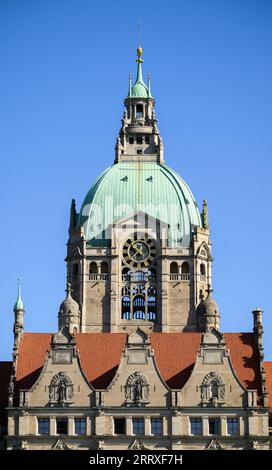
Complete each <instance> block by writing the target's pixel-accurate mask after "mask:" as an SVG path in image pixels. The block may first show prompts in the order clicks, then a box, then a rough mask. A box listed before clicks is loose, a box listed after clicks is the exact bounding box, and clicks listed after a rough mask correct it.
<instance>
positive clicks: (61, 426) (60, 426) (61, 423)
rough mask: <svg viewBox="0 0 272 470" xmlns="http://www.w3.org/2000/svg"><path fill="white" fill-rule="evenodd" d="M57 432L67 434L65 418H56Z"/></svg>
mask: <svg viewBox="0 0 272 470" xmlns="http://www.w3.org/2000/svg"><path fill="white" fill-rule="evenodd" d="M57 434H68V420H67V418H57Z"/></svg>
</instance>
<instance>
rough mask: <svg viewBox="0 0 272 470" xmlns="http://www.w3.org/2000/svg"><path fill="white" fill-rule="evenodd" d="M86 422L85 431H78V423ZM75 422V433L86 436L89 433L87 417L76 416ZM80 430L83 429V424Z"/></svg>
mask: <svg viewBox="0 0 272 470" xmlns="http://www.w3.org/2000/svg"><path fill="white" fill-rule="evenodd" d="M79 422H80V423H84V426H83V427H84V432H77V423H79ZM74 424H75V434H76V435H77V436H85V435H86V434H87V421H86V418H80V417H76V418H75V421H74ZM80 431H81V424H80Z"/></svg>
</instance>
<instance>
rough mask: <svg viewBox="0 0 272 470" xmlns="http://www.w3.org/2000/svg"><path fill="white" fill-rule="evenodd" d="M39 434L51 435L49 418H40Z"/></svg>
mask: <svg viewBox="0 0 272 470" xmlns="http://www.w3.org/2000/svg"><path fill="white" fill-rule="evenodd" d="M38 433H39V434H49V418H38Z"/></svg>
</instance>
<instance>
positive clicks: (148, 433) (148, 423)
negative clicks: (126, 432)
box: [144, 416, 151, 436]
mask: <svg viewBox="0 0 272 470" xmlns="http://www.w3.org/2000/svg"><path fill="white" fill-rule="evenodd" d="M144 433H145V436H151V419H150V416H145V417H144Z"/></svg>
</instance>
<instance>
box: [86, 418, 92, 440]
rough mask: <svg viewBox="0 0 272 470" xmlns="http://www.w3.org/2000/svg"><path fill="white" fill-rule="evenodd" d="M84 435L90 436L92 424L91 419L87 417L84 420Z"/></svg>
mask: <svg viewBox="0 0 272 470" xmlns="http://www.w3.org/2000/svg"><path fill="white" fill-rule="evenodd" d="M86 434H87V436H91V435H92V422H91V417H90V416H87V418H86Z"/></svg>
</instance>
